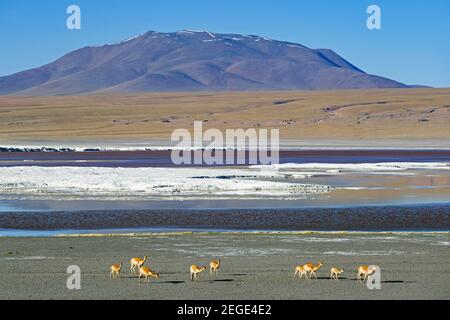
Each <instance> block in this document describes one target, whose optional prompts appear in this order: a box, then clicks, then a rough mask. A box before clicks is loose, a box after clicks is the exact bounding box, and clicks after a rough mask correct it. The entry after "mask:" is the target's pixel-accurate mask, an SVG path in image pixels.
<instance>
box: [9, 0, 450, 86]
mask: <svg viewBox="0 0 450 320" xmlns="http://www.w3.org/2000/svg"><path fill="white" fill-rule="evenodd" d="M71 4H76V5H78V6H80V7H81V11H82V30H79V31H77V30H75V31H74V30H72V31H71V30H68V29H67V28H66V18H67V14H66V8H67V6H68V5H71ZM370 4H377V5H379V6H380V7H381V9H382V30H376V31H370V30H368V29H367V28H366V19H367V14H366V9H367V6H368V5H370ZM181 29H200V30H209V31H213V32H223V33H225V32H228V33H243V34H257V35H261V36H265V37H270V38H274V39H279V40H286V41H293V42H298V43H301V44H303V45H306V46H308V47H311V48H330V49H333V50H334V51H336V52H337V53H339V54H341V55H342V56H343V57H344V58H346V59H347V60H349V61H350V62H352V63H353V64H355V65H356V66H358V67H359V68H361V69H363V70H364V71H366V72H369V73H374V74H378V75H382V76H386V77H389V78H392V79H395V80H398V81H401V82H404V83H407V84H425V85H431V86H440V87H443V86H445V87H450V61H449V60H450V1H449V0H429V1H425V0H373V1H366V0H290V1H288V0H277V1H275V0H165V1H159V0H127V1H125V0H123V1H121V0H71V1H66V0H40V1H25V0H0V43H1V47H0V75H7V74H11V73H14V72H17V71H21V70H23V69H27V68H31V67H37V66H40V65H43V64H46V63H49V62H51V61H53V60H54V59H56V58H58V57H60V56H62V55H64V54H65V53H68V52H69V51H72V50H74V49H78V48H80V47H83V46H86V45H94V44H104V43H110V42H116V41H119V40H122V39H126V38H128V37H130V36H133V35H136V34H139V33H143V32H145V31H148V30H155V31H177V30H181Z"/></svg>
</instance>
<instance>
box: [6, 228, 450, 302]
mask: <svg viewBox="0 0 450 320" xmlns="http://www.w3.org/2000/svg"><path fill="white" fill-rule="evenodd" d="M449 245H450V234H449V233H322V234H318V233H298V234H293V233H267V234H264V233H259V234H252V233H228V234H223V233H222V234H220V233H197V234H189V233H185V234H159V235H157V234H152V235H116V236H89V237H67V236H66V237H49V238H0V269H1V270H2V272H1V273H0V286H1V290H0V299H183V300H184V299H449V298H450V275H449V273H448V269H449V266H450V250H449ZM144 255H148V256H149V257H150V258H149V260H148V262H147V263H146V265H148V266H150V267H151V268H152V269H153V270H155V271H158V272H160V273H161V278H160V279H158V280H155V279H152V280H151V281H150V283H142V284H139V282H138V279H137V278H136V276H134V275H131V274H130V271H129V263H128V261H129V260H130V258H131V257H133V256H141V257H142V256H144ZM212 258H221V261H222V267H221V270H220V272H219V275H218V276H217V277H216V278H215V279H213V278H211V277H210V276H209V274H208V272H207V271H206V272H204V273H202V274H201V275H200V281H198V282H195V283H194V282H191V281H190V280H189V271H188V270H189V266H190V265H191V264H193V263H196V264H199V265H202V264H208V263H209V261H210V259H212ZM319 260H321V261H323V262H324V267H323V268H322V269H321V270H319V271H318V276H319V279H318V280H298V279H296V280H294V279H293V278H292V275H293V270H294V266H295V265H296V264H303V263H306V262H308V261H312V262H314V263H317V262H318V261H319ZM117 262H123V263H124V270H123V273H122V278H121V279H119V280H112V279H110V278H109V267H110V265H111V264H113V263H117ZM363 264H376V265H379V266H380V268H381V281H382V282H381V289H380V290H369V289H368V288H367V287H366V285H365V284H361V283H358V282H357V281H356V280H355V278H356V267H357V266H358V265H363ZM69 265H78V266H79V267H80V268H81V273H82V274H81V290H68V289H67V287H66V281H67V278H68V276H69V274H67V273H66V268H67V267H68V266H69ZM332 266H339V267H342V268H344V269H345V272H344V274H343V276H342V279H341V280H339V281H332V280H329V279H328V276H329V270H330V268H331V267H332Z"/></svg>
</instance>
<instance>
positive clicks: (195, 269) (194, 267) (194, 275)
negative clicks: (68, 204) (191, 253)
mask: <svg viewBox="0 0 450 320" xmlns="http://www.w3.org/2000/svg"><path fill="white" fill-rule="evenodd" d="M204 270H206V267H205V266H202V267H199V266H197V265H195V264H193V265H192V266H191V281H194V280H198V274H199V273H200V272H202V271H204Z"/></svg>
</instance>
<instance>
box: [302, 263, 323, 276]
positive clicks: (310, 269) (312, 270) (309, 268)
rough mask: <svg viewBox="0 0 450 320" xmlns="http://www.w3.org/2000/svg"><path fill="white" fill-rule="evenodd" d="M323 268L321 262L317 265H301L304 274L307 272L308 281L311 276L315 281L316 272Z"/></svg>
mask: <svg viewBox="0 0 450 320" xmlns="http://www.w3.org/2000/svg"><path fill="white" fill-rule="evenodd" d="M322 266H323V263H322V262H319V264H317V265H313V264H312V263H307V264H305V265H303V269H305V271H306V272H309V279H311V277H312V275H314V277H315V278H316V279H317V275H316V271H317V270H319V269H320V268H321V267H322Z"/></svg>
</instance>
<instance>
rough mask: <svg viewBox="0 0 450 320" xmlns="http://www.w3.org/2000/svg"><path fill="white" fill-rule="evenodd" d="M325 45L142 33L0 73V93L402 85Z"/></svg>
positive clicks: (186, 33) (204, 34)
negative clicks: (116, 41)
mask: <svg viewBox="0 0 450 320" xmlns="http://www.w3.org/2000/svg"><path fill="white" fill-rule="evenodd" d="M407 87H408V86H407V85H405V84H402V83H399V82H397V81H394V80H391V79H387V78H384V77H380V76H376V75H371V74H367V73H365V72H364V71H362V70H361V69H359V68H357V67H356V66H354V65H353V64H351V63H350V62H348V61H347V60H345V59H344V58H342V57H341V56H339V55H338V54H337V53H335V52H334V51H332V50H330V49H310V48H308V47H305V46H303V45H300V44H297V43H292V42H285V41H278V40H273V39H267V38H264V37H260V36H255V35H240V34H219V33H212V32H208V31H193V30H182V31H178V32H171V33H162V32H155V31H149V32H146V33H144V34H141V35H139V36H135V37H133V38H130V39H128V40H125V41H121V42H119V43H115V44H107V45H103V46H88V47H84V48H81V49H78V50H75V51H73V52H70V53H68V54H66V55H64V56H63V57H61V58H59V59H57V60H56V61H54V62H51V63H49V64H46V65H44V66H41V67H38V68H34V69H30V70H25V71H22V72H18V73H15V74H12V75H9V76H4V77H0V94H14V95H79V94H89V93H107V92H121V93H122V92H161V91H165V92H167V91H180V92H181V91H183V92H186V91H250V90H255V91H258V90H334V89H370V88H407Z"/></svg>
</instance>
